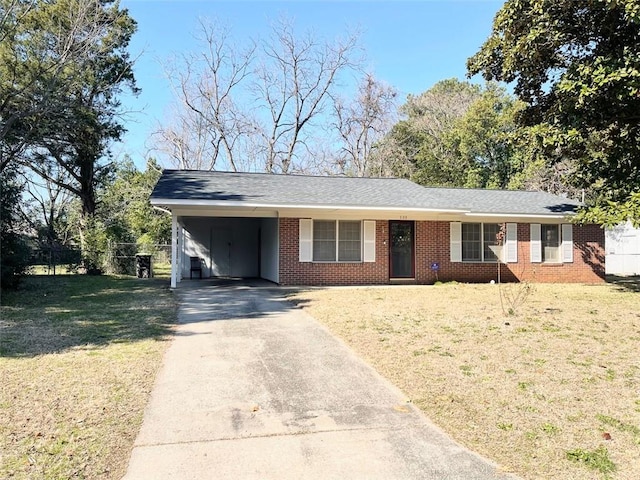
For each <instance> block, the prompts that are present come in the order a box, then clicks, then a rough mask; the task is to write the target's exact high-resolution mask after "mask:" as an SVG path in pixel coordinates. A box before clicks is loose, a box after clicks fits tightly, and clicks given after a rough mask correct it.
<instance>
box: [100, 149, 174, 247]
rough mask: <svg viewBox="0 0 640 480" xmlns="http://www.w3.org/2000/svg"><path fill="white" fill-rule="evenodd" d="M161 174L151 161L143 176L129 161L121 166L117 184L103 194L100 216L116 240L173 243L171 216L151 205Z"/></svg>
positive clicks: (125, 161)
mask: <svg viewBox="0 0 640 480" xmlns="http://www.w3.org/2000/svg"><path fill="white" fill-rule="evenodd" d="M161 174H162V169H161V168H160V166H159V165H158V163H157V162H156V160H155V159H149V160H148V161H147V166H146V169H145V171H143V172H141V171H139V170H138V169H137V168H136V167H135V165H134V164H133V162H132V161H131V160H130V159H129V158H126V159H125V160H124V161H123V162H122V163H121V164H120V165H118V168H117V170H116V172H115V177H114V180H113V181H112V182H111V183H110V184H109V185H108V186H107V187H106V188H104V190H103V192H102V193H101V194H100V208H99V214H100V217H101V218H102V219H103V222H104V223H105V225H106V226H107V230H108V231H110V232H111V236H112V238H114V239H119V240H118V241H134V242H140V243H150V244H165V243H170V241H171V216H170V215H168V214H167V213H165V212H162V211H159V210H157V209H154V208H153V207H152V206H151V203H150V202H149V197H150V196H151V192H152V191H153V188H154V186H155V184H156V183H157V181H158V179H159V178H160V175H161ZM125 232H126V233H125Z"/></svg>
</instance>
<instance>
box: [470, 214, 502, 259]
mask: <svg viewBox="0 0 640 480" xmlns="http://www.w3.org/2000/svg"><path fill="white" fill-rule="evenodd" d="M499 232H500V225H499V224H497V223H463V224H462V261H463V262H495V261H497V260H498V257H497V256H496V254H495V253H494V252H493V250H492V249H491V247H493V246H495V245H497V244H498V241H497V239H498V233H499Z"/></svg>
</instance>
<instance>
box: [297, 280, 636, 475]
mask: <svg viewBox="0 0 640 480" xmlns="http://www.w3.org/2000/svg"><path fill="white" fill-rule="evenodd" d="M638 287H639V284H638V283H637V282H635V283H633V282H631V283H629V284H627V285H613V284H603V285H535V286H533V289H532V293H531V294H530V296H529V297H528V299H527V300H526V302H525V303H524V304H523V305H522V306H521V307H520V308H518V309H516V311H515V314H511V315H509V314H508V313H507V314H505V313H504V309H503V308H502V307H501V303H500V295H499V288H500V289H503V291H504V289H512V290H513V289H516V290H517V289H519V288H522V287H521V286H518V285H511V286H508V285H503V286H500V287H499V286H498V285H468V284H444V285H436V286H416V287H367V288H329V289H317V290H315V289H312V290H307V291H302V292H299V293H296V294H294V295H292V297H291V299H292V300H293V301H294V302H296V303H298V304H299V305H301V306H303V307H304V308H305V309H306V310H307V311H308V312H309V313H310V314H311V315H312V316H314V317H315V318H316V319H318V320H319V321H321V322H322V323H324V324H325V325H326V326H327V327H328V328H329V329H330V330H331V331H332V332H334V333H335V334H337V335H338V336H340V337H342V338H343V339H344V341H345V342H346V343H347V344H348V345H349V346H351V347H352V348H353V349H354V350H355V351H356V352H357V353H358V354H359V355H361V356H362V357H364V358H365V359H366V360H367V361H368V362H369V363H370V364H371V365H373V366H374V367H375V368H376V369H377V370H378V371H379V372H380V373H381V374H382V375H384V376H386V377H387V378H388V379H389V380H391V381H392V382H393V383H394V384H396V385H397V386H399V387H400V388H401V389H402V390H403V391H404V392H405V393H406V394H407V396H408V398H409V399H410V400H411V401H412V402H414V403H415V404H416V405H417V406H418V407H419V408H421V409H422V410H423V411H424V412H425V413H426V414H427V416H429V417H430V418H431V419H432V420H433V421H434V422H435V423H436V424H438V425H440V426H441V427H442V428H443V429H444V430H445V431H447V432H448V433H449V434H450V435H452V436H453V437H454V438H455V439H456V440H458V441H459V442H460V443H462V444H463V445H465V446H467V447H469V448H471V449H473V450H475V451H477V452H479V453H480V454H482V455H484V456H486V457H488V458H491V459H492V460H494V461H495V462H497V463H498V464H499V465H500V466H501V467H502V468H503V469H505V470H507V471H511V472H514V473H516V474H518V475H520V476H522V477H523V478H526V479H542V478H544V479H603V478H611V479H619V480H622V479H624V480H626V479H638V478H640V292H638V290H639V288H638ZM515 293H517V291H516V292H515Z"/></svg>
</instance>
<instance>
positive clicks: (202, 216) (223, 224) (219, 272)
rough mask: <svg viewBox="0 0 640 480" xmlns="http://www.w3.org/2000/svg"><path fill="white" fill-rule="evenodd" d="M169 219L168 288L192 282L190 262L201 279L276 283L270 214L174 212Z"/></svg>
mask: <svg viewBox="0 0 640 480" xmlns="http://www.w3.org/2000/svg"><path fill="white" fill-rule="evenodd" d="M171 216H172V241H171V245H172V249H171V287H172V288H175V287H176V286H177V284H178V283H179V282H180V281H181V279H182V278H189V277H190V276H191V262H190V258H191V257H197V258H199V259H200V263H201V267H202V277H203V278H216V277H236V278H237V277H240V278H262V279H265V280H270V281H272V282H275V283H277V282H278V218H277V214H276V213H275V212H261V211H256V210H255V209H253V210H252V211H250V212H248V211H246V210H244V209H238V210H237V211H228V210H227V211H225V212H216V211H215V210H213V209H211V210H207V209H181V208H175V207H173V208H172V210H171ZM198 275H199V274H198Z"/></svg>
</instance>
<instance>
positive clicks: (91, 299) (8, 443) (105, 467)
mask: <svg viewBox="0 0 640 480" xmlns="http://www.w3.org/2000/svg"><path fill="white" fill-rule="evenodd" d="M174 321H175V304H174V301H173V298H172V296H171V294H170V292H169V291H168V289H167V288H166V282H158V281H156V280H137V279H132V278H124V277H122V278H118V277H87V276H57V277H53V276H50V277H31V278H27V279H26V281H25V283H24V286H23V288H22V289H21V290H20V291H18V292H2V306H1V311H0V379H1V384H0V478H3V479H5V478H6V479H43V480H44V479H46V480H48V479H51V480H53V479H67V478H81V479H83V478H86V479H119V478H121V477H122V476H123V474H124V473H125V470H126V467H127V462H128V460H129V456H130V454H131V448H132V446H133V442H134V440H135V437H136V435H137V433H138V430H139V427H140V424H141V422H142V414H143V410H144V407H145V406H146V403H147V400H148V396H149V393H150V391H151V388H152V386H153V382H154V379H155V373H156V371H157V369H158V367H159V365H160V362H161V359H162V354H163V352H164V350H165V348H166V346H167V345H168V342H166V341H164V340H165V339H166V338H167V334H168V332H169V329H170V324H171V323H173V322H174Z"/></svg>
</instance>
